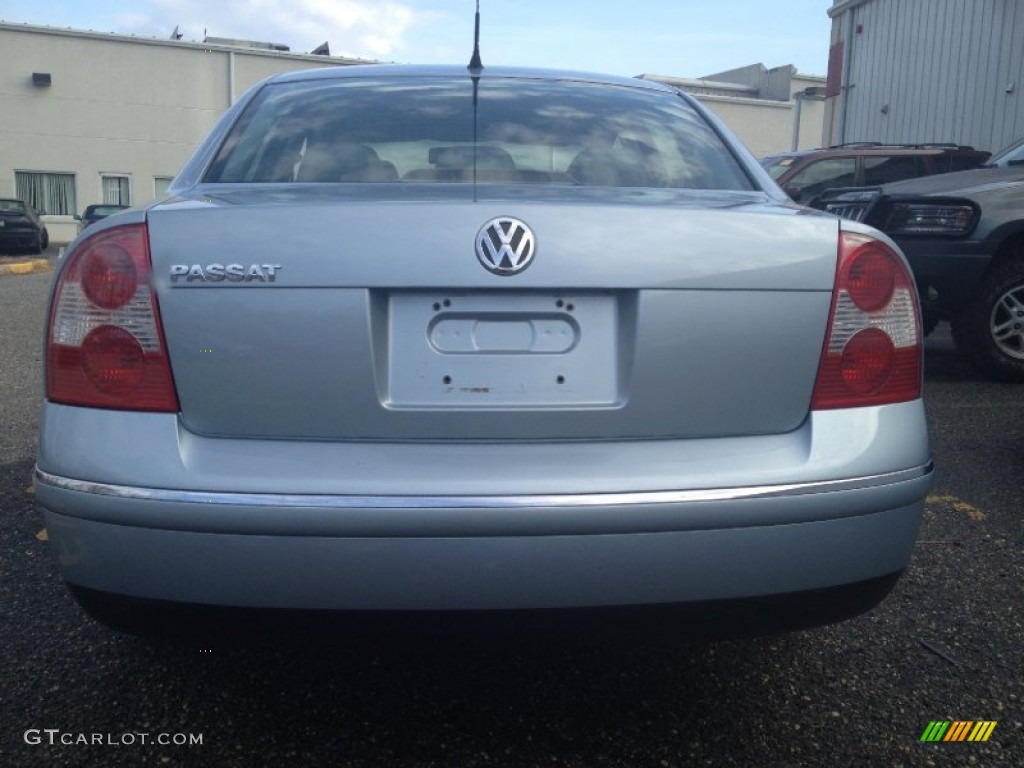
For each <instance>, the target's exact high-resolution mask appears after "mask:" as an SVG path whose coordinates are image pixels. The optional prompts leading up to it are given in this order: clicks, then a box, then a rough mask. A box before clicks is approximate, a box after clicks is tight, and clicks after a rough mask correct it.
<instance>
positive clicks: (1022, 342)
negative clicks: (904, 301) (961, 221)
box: [953, 258, 1024, 383]
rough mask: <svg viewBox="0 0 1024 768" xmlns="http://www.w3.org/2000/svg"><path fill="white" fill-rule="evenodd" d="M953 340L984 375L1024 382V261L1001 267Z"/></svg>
mask: <svg viewBox="0 0 1024 768" xmlns="http://www.w3.org/2000/svg"><path fill="white" fill-rule="evenodd" d="M953 340H954V341H955V342H956V345H957V347H958V348H959V349H960V350H961V351H962V352H963V354H964V355H965V356H966V357H967V359H968V360H970V362H971V363H972V364H973V365H974V366H975V367H976V368H977V369H978V370H980V371H981V372H982V373H984V374H986V375H987V376H989V377H991V378H993V379H998V380H1000V381H1013V382H1020V383H1024V259H1022V258H1015V259H1011V260H1008V261H1004V262H1003V263H1002V264H999V265H997V266H996V267H995V268H993V269H992V271H991V272H989V274H988V275H986V276H985V278H984V279H983V280H982V282H981V285H980V290H979V292H978V296H977V297H976V298H975V299H974V300H973V301H972V302H971V303H970V304H969V305H968V306H967V308H966V309H965V310H964V311H963V312H962V313H961V314H960V316H959V317H958V318H956V319H955V320H954V321H953Z"/></svg>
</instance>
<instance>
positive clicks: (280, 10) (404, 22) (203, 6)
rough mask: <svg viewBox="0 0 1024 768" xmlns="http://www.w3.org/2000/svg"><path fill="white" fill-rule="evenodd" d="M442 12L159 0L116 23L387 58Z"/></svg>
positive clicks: (367, 3) (392, 3)
mask: <svg viewBox="0 0 1024 768" xmlns="http://www.w3.org/2000/svg"><path fill="white" fill-rule="evenodd" d="M442 18H443V14H441V13H439V12H436V11H420V10H417V9H414V8H412V7H411V6H410V5H408V4H406V3H402V2H398V1H397V0H384V2H375V1H374V0H221V2H216V3H211V2H209V1H208V0H154V2H153V7H152V10H151V11H149V12H148V13H147V12H145V11H141V10H140V9H137V10H135V11H133V12H131V13H125V14H121V15H120V16H119V17H118V18H117V19H116V22H117V23H118V26H119V27H120V28H121V29H122V30H123V31H126V32H133V33H136V34H148V35H154V36H158V37H163V36H166V35H169V34H170V32H171V30H172V29H174V27H175V26H176V25H177V26H178V27H179V28H180V30H181V32H182V33H183V34H184V37H185V39H186V40H202V39H203V36H204V35H209V36H211V37H229V38H237V39H247V40H261V41H264V42H273V43H283V44H285V45H289V46H291V49H292V50H293V51H299V52H301V51H308V50H311V49H313V48H315V47H316V46H317V45H319V44H320V43H322V42H324V41H325V40H327V41H329V42H330V44H331V53H332V54H334V55H348V56H355V57H362V58H371V59H386V58H389V57H392V56H394V55H395V53H396V52H398V51H401V50H403V49H404V48H406V47H407V46H408V40H409V38H410V37H411V36H412V35H413V34H414V33H415V32H417V31H418V30H420V29H422V28H424V27H426V26H428V25H430V24H433V23H435V22H437V21H438V20H440V19H442Z"/></svg>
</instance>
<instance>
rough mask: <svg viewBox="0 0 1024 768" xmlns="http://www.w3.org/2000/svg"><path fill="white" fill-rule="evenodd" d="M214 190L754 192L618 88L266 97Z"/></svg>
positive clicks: (684, 128) (231, 142)
mask: <svg viewBox="0 0 1024 768" xmlns="http://www.w3.org/2000/svg"><path fill="white" fill-rule="evenodd" d="M204 180H205V181H207V182H220V183H223V182H229V183H231V182H239V183H240V182H247V183H251V182H266V183H287V182H314V183H315V182H320V183H337V182H409V183H414V182H450V183H465V182H474V181H477V182H480V183H486V182H501V183H507V182H512V183H517V182H521V183H539V184H583V185H593V186H611V187H668V188H683V189H726V190H749V189H751V188H752V185H751V182H750V180H749V179H748V177H747V176H746V174H745V173H744V172H743V170H742V169H741V167H740V166H739V164H738V162H737V160H736V159H735V157H734V156H733V155H732V153H731V152H730V151H729V149H728V148H727V147H726V146H725V145H724V144H723V142H722V140H721V139H720V138H719V136H718V135H717V134H716V133H715V132H714V131H713V130H712V129H711V128H710V127H709V126H708V124H707V123H706V122H705V121H704V119H703V118H702V117H701V116H700V115H699V114H698V113H697V112H696V111H695V110H694V109H692V108H691V107H690V106H689V105H688V104H687V103H686V102H685V101H683V99H681V98H680V97H678V96H676V95H674V94H667V93H658V92H651V91H646V90H642V89H638V88H629V87H624V86H614V85H602V84H592V83H579V82H563V81H538V80H516V79H504V78H503V79H496V78H492V79H488V78H482V79H481V81H480V84H479V88H478V90H477V92H476V93H474V87H473V83H472V80H471V78H469V77H464V78H458V79H454V78H446V79H425V78H417V79H380V80H370V79H367V78H358V79H356V78H353V79H339V80H329V81H327V80H316V81H307V82H297V83H282V84H275V85H270V86H267V87H266V88H264V89H263V90H262V91H261V92H260V93H259V94H258V95H257V97H256V98H255V99H254V101H253V102H252V103H251V104H250V105H249V106H248V107H247V109H246V110H245V113H244V114H243V115H242V117H241V118H240V119H239V121H238V122H237V123H236V124H235V125H234V126H233V128H232V130H231V132H230V134H229V135H228V137H227V139H226V140H225V142H224V144H223V146H222V147H221V149H220V152H219V153H218V155H217V157H216V158H215V160H214V162H213V164H212V165H211V166H210V169H209V170H208V172H207V174H206V177H205V179H204Z"/></svg>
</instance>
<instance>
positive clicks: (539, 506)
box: [36, 465, 931, 611]
mask: <svg viewBox="0 0 1024 768" xmlns="http://www.w3.org/2000/svg"><path fill="white" fill-rule="evenodd" d="M930 482H931V466H930V465H927V466H922V467H919V468H915V469H911V470H905V471H902V472H898V473H893V474H891V475H887V476H875V477H867V478H857V479H853V480H844V481H841V482H836V483H826V484H820V483H815V484H801V485H795V486H794V485H792V484H790V485H787V486H778V487H763V488H760V489H756V491H754V490H753V489H742V488H741V489H720V490H715V491H707V490H705V491H701V492H700V494H699V495H697V494H694V493H684V492H680V493H673V492H669V493H654V494H621V495H613V496H605V495H589V494H588V495H578V494H576V495H571V496H558V497H536V498H533V499H528V498H526V497H486V498H471V497H463V498H461V499H455V498H434V499H430V500H427V499H422V498H409V497H406V498H401V497H397V498H396V497H391V498H378V499H377V500H375V501H374V502H372V503H367V501H368V500H366V499H363V498H361V497H308V498H306V499H301V498H298V497H294V498H282V497H278V496H266V497H261V496H259V495H253V494H246V495H244V496H238V497H235V498H232V497H231V495H225V494H211V495H210V496H209V497H208V499H207V500H206V501H203V500H201V499H197V498H191V497H190V498H183V497H182V495H181V494H180V492H173V491H171V492H168V491H160V490H158V489H140V488H124V487H121V488H118V487H112V486H97V485H95V484H82V483H79V482H78V481H70V480H67V479H64V478H58V477H55V476H53V475H49V474H47V473H43V472H38V473H37V477H36V483H37V496H38V498H39V502H40V504H41V505H42V507H43V509H44V514H45V517H46V524H47V528H48V530H49V535H50V540H51V541H52V542H53V545H54V547H55V549H56V551H57V555H58V558H59V561H60V564H61V569H62V571H63V573H64V577H65V579H66V580H67V581H68V582H69V583H70V584H73V585H75V586H78V587H84V588H87V589H90V590H96V591H99V592H105V593H110V594H117V595H125V596H134V597H139V598H147V599H156V600H164V601H171V602H182V603H201V604H207V605H221V606H237V607H253V608H297V609H314V610H315V609H324V610H398V611H430V610H485V609H486V610H494V609H539V608H566V607H596V606H630V605H651V604H678V603H696V602H701V601H714V600H735V599H744V598H755V597H767V596H771V595H785V594H790V593H799V592H804V591H808V590H820V589H827V588H832V587H840V586H843V585H852V584H856V583H859V582H867V581H871V580H873V579H878V578H880V577H885V576H888V575H891V574H894V573H896V572H898V571H900V570H902V569H903V568H904V567H905V566H906V564H907V562H908V560H909V558H910V553H911V550H912V548H913V544H914V540H915V537H916V533H917V528H918V523H919V519H920V514H921V510H922V507H923V498H924V496H925V494H926V493H927V490H928V487H929V484H930ZM172 519H173V520H175V521H176V524H175V526H174V527H173V528H170V527H166V525H167V522H168V521H170V520H172Z"/></svg>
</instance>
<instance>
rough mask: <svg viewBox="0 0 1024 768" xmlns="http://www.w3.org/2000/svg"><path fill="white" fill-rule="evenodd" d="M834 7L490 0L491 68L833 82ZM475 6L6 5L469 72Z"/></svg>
mask: <svg viewBox="0 0 1024 768" xmlns="http://www.w3.org/2000/svg"><path fill="white" fill-rule="evenodd" d="M830 5H831V2H830V1H829V0H632V2H608V1H605V2H602V0H481V15H482V19H483V21H482V25H481V26H482V33H481V39H482V44H481V48H482V51H483V61H484V64H485V65H486V64H488V63H491V64H507V65H519V66H541V67H554V68H561V69H580V70H589V71H595V72H607V73H611V74H619V75H637V74H641V73H652V74H661V75H676V76H681V77H699V76H702V75H707V74H711V73H713V72H719V71H722V70H726V69H732V68H734V67H740V66H745V65H747V64H754V63H757V62H762V63H764V64H765V65H766V66H768V67H775V66H779V65H783V64H794V65H796V67H797V69H798V70H799V71H801V72H804V73H808V74H824V73H825V70H826V65H827V60H828V41H829V29H830V20H829V18H828V16H827V15H826V10H827V9H828V8H829V6H830ZM474 7H475V6H474V0H89V2H79V1H78V0H0V20H3V21H7V22H25V23H29V24H40V25H49V26H54V27H72V28H74V29H91V30H94V31H97V32H117V33H121V34H135V35H140V36H146V37H159V38H166V37H168V36H170V34H171V31H172V30H173V29H174V27H175V26H178V27H179V28H180V30H181V32H182V33H183V34H184V39H185V40H195V41H201V40H202V39H203V36H204V31H205V33H206V34H209V35H210V36H212V37H230V38H244V39H249V40H262V41H266V42H275V43H283V44H285V45H289V46H291V49H292V50H293V51H298V52H307V51H310V50H312V49H313V48H315V47H316V46H318V45H320V44H321V43H323V42H324V41H328V42H329V43H330V47H331V53H332V54H333V55H344V56H355V57H359V58H367V59H374V60H380V61H396V62H402V63H415V64H434V63H441V64H459V63H462V62H463V61H466V62H468V61H469V55H470V52H471V50H472V35H473V11H474Z"/></svg>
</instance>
